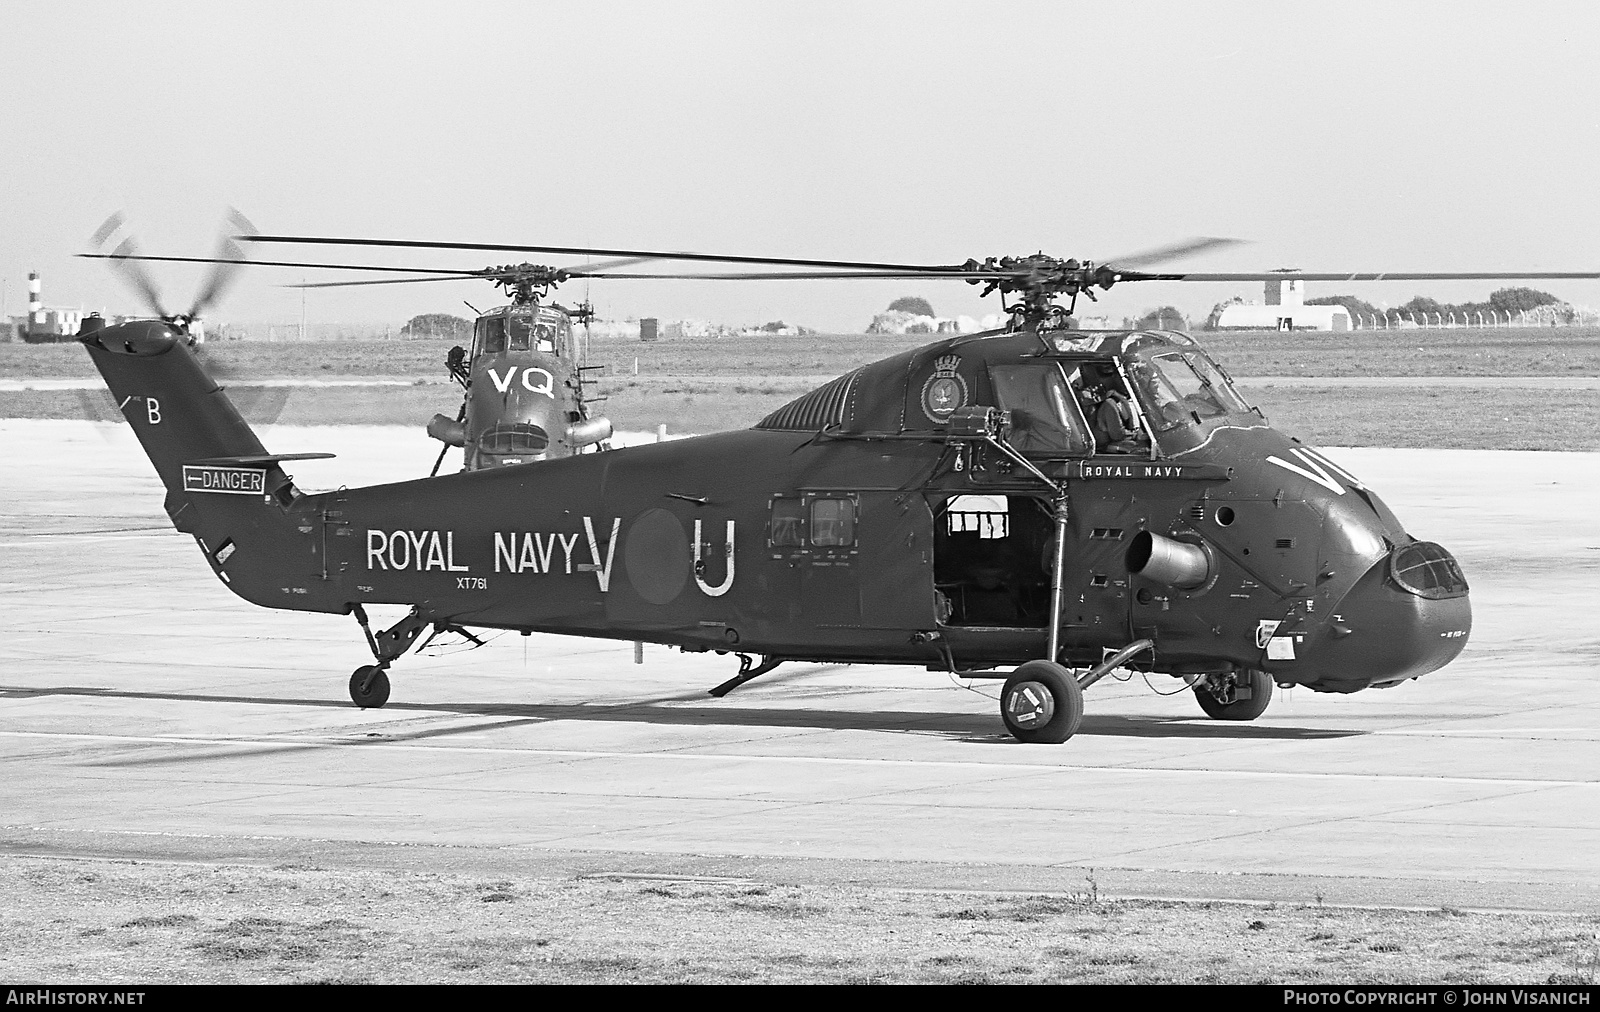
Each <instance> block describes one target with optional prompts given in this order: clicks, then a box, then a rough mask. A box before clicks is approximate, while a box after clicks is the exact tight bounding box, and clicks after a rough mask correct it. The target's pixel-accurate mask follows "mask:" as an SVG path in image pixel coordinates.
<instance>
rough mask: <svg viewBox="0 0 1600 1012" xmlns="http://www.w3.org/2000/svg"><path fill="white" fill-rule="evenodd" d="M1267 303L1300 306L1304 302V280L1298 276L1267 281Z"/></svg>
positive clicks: (1270, 304)
mask: <svg viewBox="0 0 1600 1012" xmlns="http://www.w3.org/2000/svg"><path fill="white" fill-rule="evenodd" d="M1266 287H1267V291H1266V297H1267V305H1269V306H1300V305H1304V304H1305V298H1306V290H1305V282H1304V281H1302V280H1300V279H1299V278H1284V279H1282V280H1273V281H1268V282H1267V286H1266Z"/></svg>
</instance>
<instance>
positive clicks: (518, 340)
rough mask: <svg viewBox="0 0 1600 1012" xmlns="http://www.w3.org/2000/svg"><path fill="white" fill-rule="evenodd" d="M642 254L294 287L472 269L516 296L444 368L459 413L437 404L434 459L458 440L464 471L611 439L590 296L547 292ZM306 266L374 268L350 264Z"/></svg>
mask: <svg viewBox="0 0 1600 1012" xmlns="http://www.w3.org/2000/svg"><path fill="white" fill-rule="evenodd" d="M251 238H252V240H253V239H255V238H257V237H255V236H252V237H251ZM641 259H642V258H629V259H625V260H613V261H610V262H607V263H599V264H591V265H588V266H586V267H585V268H583V269H582V270H579V269H577V268H571V269H561V268H556V267H546V266H543V265H540V264H528V263H522V264H507V265H504V266H501V267H486V268H483V269H482V270H477V271H471V272H460V271H453V272H447V273H444V274H442V275H439V276H433V277H412V278H398V279H384V280H380V281H326V282H316V283H312V284H300V285H291V286H289V287H291V288H345V287H351V286H356V285H390V284H407V283H412V282H418V281H455V280H461V279H463V278H468V277H472V278H482V279H484V280H487V281H491V282H493V283H494V284H495V286H496V287H498V288H501V289H503V290H504V291H505V292H506V293H507V294H508V295H509V296H510V297H511V304H510V305H508V306H499V307H496V308H493V309H490V310H488V311H487V312H481V313H479V314H478V318H477V321H476V322H475V323H474V325H473V330H472V347H471V349H470V351H469V350H468V349H466V348H462V347H460V346H459V345H458V346H457V347H454V348H451V349H450V353H449V355H448V356H447V357H446V358H445V368H446V369H448V370H449V373H450V377H451V378H452V379H454V380H455V381H456V382H457V383H459V384H460V385H461V388H462V391H463V396H462V401H461V410H460V411H458V412H457V413H456V417H455V418H454V419H451V418H450V417H448V416H447V415H442V414H438V415H434V416H433V418H432V419H431V420H430V421H429V422H428V435H429V436H431V437H432V438H434V439H437V440H439V441H440V442H441V443H443V444H445V445H444V448H443V449H441V450H440V451H439V457H438V459H437V460H436V461H434V465H433V472H432V473H433V474H437V473H438V472H439V465H440V464H441V463H443V462H444V455H445V453H446V452H447V451H448V450H449V448H450V447H453V446H454V447H460V448H461V450H462V467H463V469H464V470H468V471H474V470H477V469H479V468H484V467H502V466H506V465H510V464H525V463H528V462H529V461H534V460H549V459H553V458H556V457H566V456H571V455H572V454H575V453H582V452H584V451H585V450H586V449H604V448H606V447H605V441H606V440H607V439H609V438H610V437H611V431H612V427H611V422H610V420H609V419H607V418H605V417H604V416H603V415H591V413H590V411H589V405H590V404H592V403H594V402H595V401H597V400H601V399H603V398H593V397H588V396H586V394H588V393H590V392H592V383H591V382H590V381H589V379H588V377H587V375H586V374H587V373H588V372H590V371H592V370H593V369H594V368H596V367H593V366H587V365H584V364H583V363H582V355H581V350H580V345H579V343H578V341H577V335H576V333H575V332H574V330H573V324H574V323H575V322H577V323H582V324H583V326H584V330H585V333H587V331H588V325H589V321H591V320H593V319H594V306H593V304H592V303H590V302H589V301H588V299H587V298H586V299H585V300H584V301H583V303H582V304H580V305H578V306H576V307H573V308H570V309H569V308H567V307H565V306H562V305H560V304H558V303H546V302H544V301H543V299H544V296H545V295H546V294H547V293H548V292H549V291H550V289H552V288H554V287H555V286H556V285H559V284H560V283H561V282H563V281H567V280H569V279H571V278H574V277H588V276H591V274H590V272H593V271H603V270H607V269H614V268H616V267H620V266H623V265H626V264H633V263H639V262H641ZM300 266H306V267H319V268H334V269H340V270H346V269H348V270H375V269H377V268H371V267H363V266H354V265H348V264H302V265H300ZM412 273H417V272H412ZM429 273H434V274H438V272H429ZM469 305H470V303H469Z"/></svg>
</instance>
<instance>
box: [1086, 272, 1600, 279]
mask: <svg viewBox="0 0 1600 1012" xmlns="http://www.w3.org/2000/svg"><path fill="white" fill-rule="evenodd" d="M1594 278H1600V271H1379V272H1349V271H1344V272H1311V271H1263V272H1258V273H1224V274H1211V273H1208V274H1194V273H1186V274H1147V273H1142V272H1132V273H1129V274H1125V275H1123V276H1122V277H1121V278H1119V279H1118V280H1119V281H1539V280H1546V281H1562V280H1567V281H1575V280H1590V279H1594Z"/></svg>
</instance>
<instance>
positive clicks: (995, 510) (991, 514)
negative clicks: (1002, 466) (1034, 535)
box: [945, 495, 1011, 540]
mask: <svg viewBox="0 0 1600 1012" xmlns="http://www.w3.org/2000/svg"><path fill="white" fill-rule="evenodd" d="M945 526H946V528H947V531H948V533H950V534H963V533H969V532H970V533H973V534H976V535H977V536H978V537H979V538H980V539H983V540H992V539H994V538H1003V537H1006V536H1007V535H1008V534H1010V533H1011V506H1010V502H1009V500H1008V499H1007V498H1006V497H1005V496H1003V495H958V496H956V497H955V498H953V499H951V500H950V501H949V503H948V504H947V508H946V511H945Z"/></svg>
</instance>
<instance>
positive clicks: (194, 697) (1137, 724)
mask: <svg viewBox="0 0 1600 1012" xmlns="http://www.w3.org/2000/svg"><path fill="white" fill-rule="evenodd" d="M40 696H98V697H104V698H107V699H146V700H168V701H173V702H188V703H246V704H255V705H268V706H312V707H325V708H328V709H339V710H346V709H349V707H350V704H349V702H348V701H346V700H344V699H304V698H284V697H272V696H243V695H239V696H229V695H214V694H208V693H187V692H136V691H127V690H119V689H105V688H94V687H86V686H55V687H48V688H28V687H22V686H0V699H8V698H9V699H31V698H37V697H40ZM689 698H694V697H689ZM684 699H685V697H681V696H679V697H666V698H663V699H657V700H641V701H639V702H633V703H625V704H620V705H609V706H608V705H600V704H594V703H467V702H437V703H403V702H391V703H390V704H389V705H388V706H386V707H384V711H385V713H387V712H389V711H404V712H411V713H440V712H445V713H456V714H461V715H469V716H478V717H495V718H511V720H510V721H509V722H508V721H507V720H504V719H501V720H496V721H495V722H493V723H492V724H474V725H470V726H466V727H452V728H437V729H419V730H417V731H415V732H401V733H382V734H380V735H378V736H376V737H364V738H357V739H348V738H325V739H321V740H300V741H295V740H288V739H286V740H284V741H282V742H281V743H280V742H264V741H263V742H259V744H262V745H264V746H266V747H265V748H263V749H262V751H263V752H276V751H281V750H283V749H285V748H309V747H338V746H357V747H359V746H360V745H363V744H379V743H382V744H394V743H396V742H403V741H413V740H421V739H427V738H446V737H450V736H452V735H459V734H470V733H475V732H480V731H484V730H491V729H501V728H506V727H512V726H516V725H517V724H538V723H548V722H551V721H557V720H582V721H599V722H604V723H642V724H663V725H680V726H711V725H722V726H733V727H773V728H808V729H812V730H827V731H887V732H902V733H904V732H910V733H919V734H928V735H941V736H944V737H946V738H950V739H952V740H956V741H961V742H965V743H969V744H989V745H1006V746H1016V745H1020V744H1021V743H1020V742H1017V741H1016V740H1015V739H1013V738H1012V737H1011V736H1010V735H1008V734H1006V733H1005V732H1004V731H1003V729H999V728H996V727H995V721H994V718H993V717H992V716H990V715H988V714H979V713H955V712H907V711H903V710H894V711H887V710H837V709H802V710H796V709H791V708H788V707H749V706H736V705H732V706H730V705H711V706H705V705H702V706H685V705H681V701H682V700H684ZM1370 733H1371V732H1370V731H1366V730H1360V729H1353V728H1328V727H1284V726H1281V725H1278V726H1267V725H1258V724H1243V723H1231V722H1221V721H1218V722H1209V721H1205V720H1204V719H1203V718H1188V717H1129V716H1119V715H1115V714H1105V715H1085V716H1084V718H1083V724H1082V726H1081V728H1080V729H1079V731H1078V734H1080V735H1100V736H1104V737H1112V738H1174V739H1225V740H1234V741H1273V740H1276V741H1314V740H1321V739H1328V738H1351V737H1359V736H1363V735H1367V734H1370ZM152 744H158V743H155V742H152ZM241 754H248V753H247V752H245V753H242V752H241V751H240V750H239V749H237V748H230V749H228V751H227V752H226V755H228V756H231V757H237V756H240V755H241ZM140 761H141V760H135V761H134V763H138V762H140ZM158 761H160V760H158ZM165 761H185V760H182V759H174V760H165Z"/></svg>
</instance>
